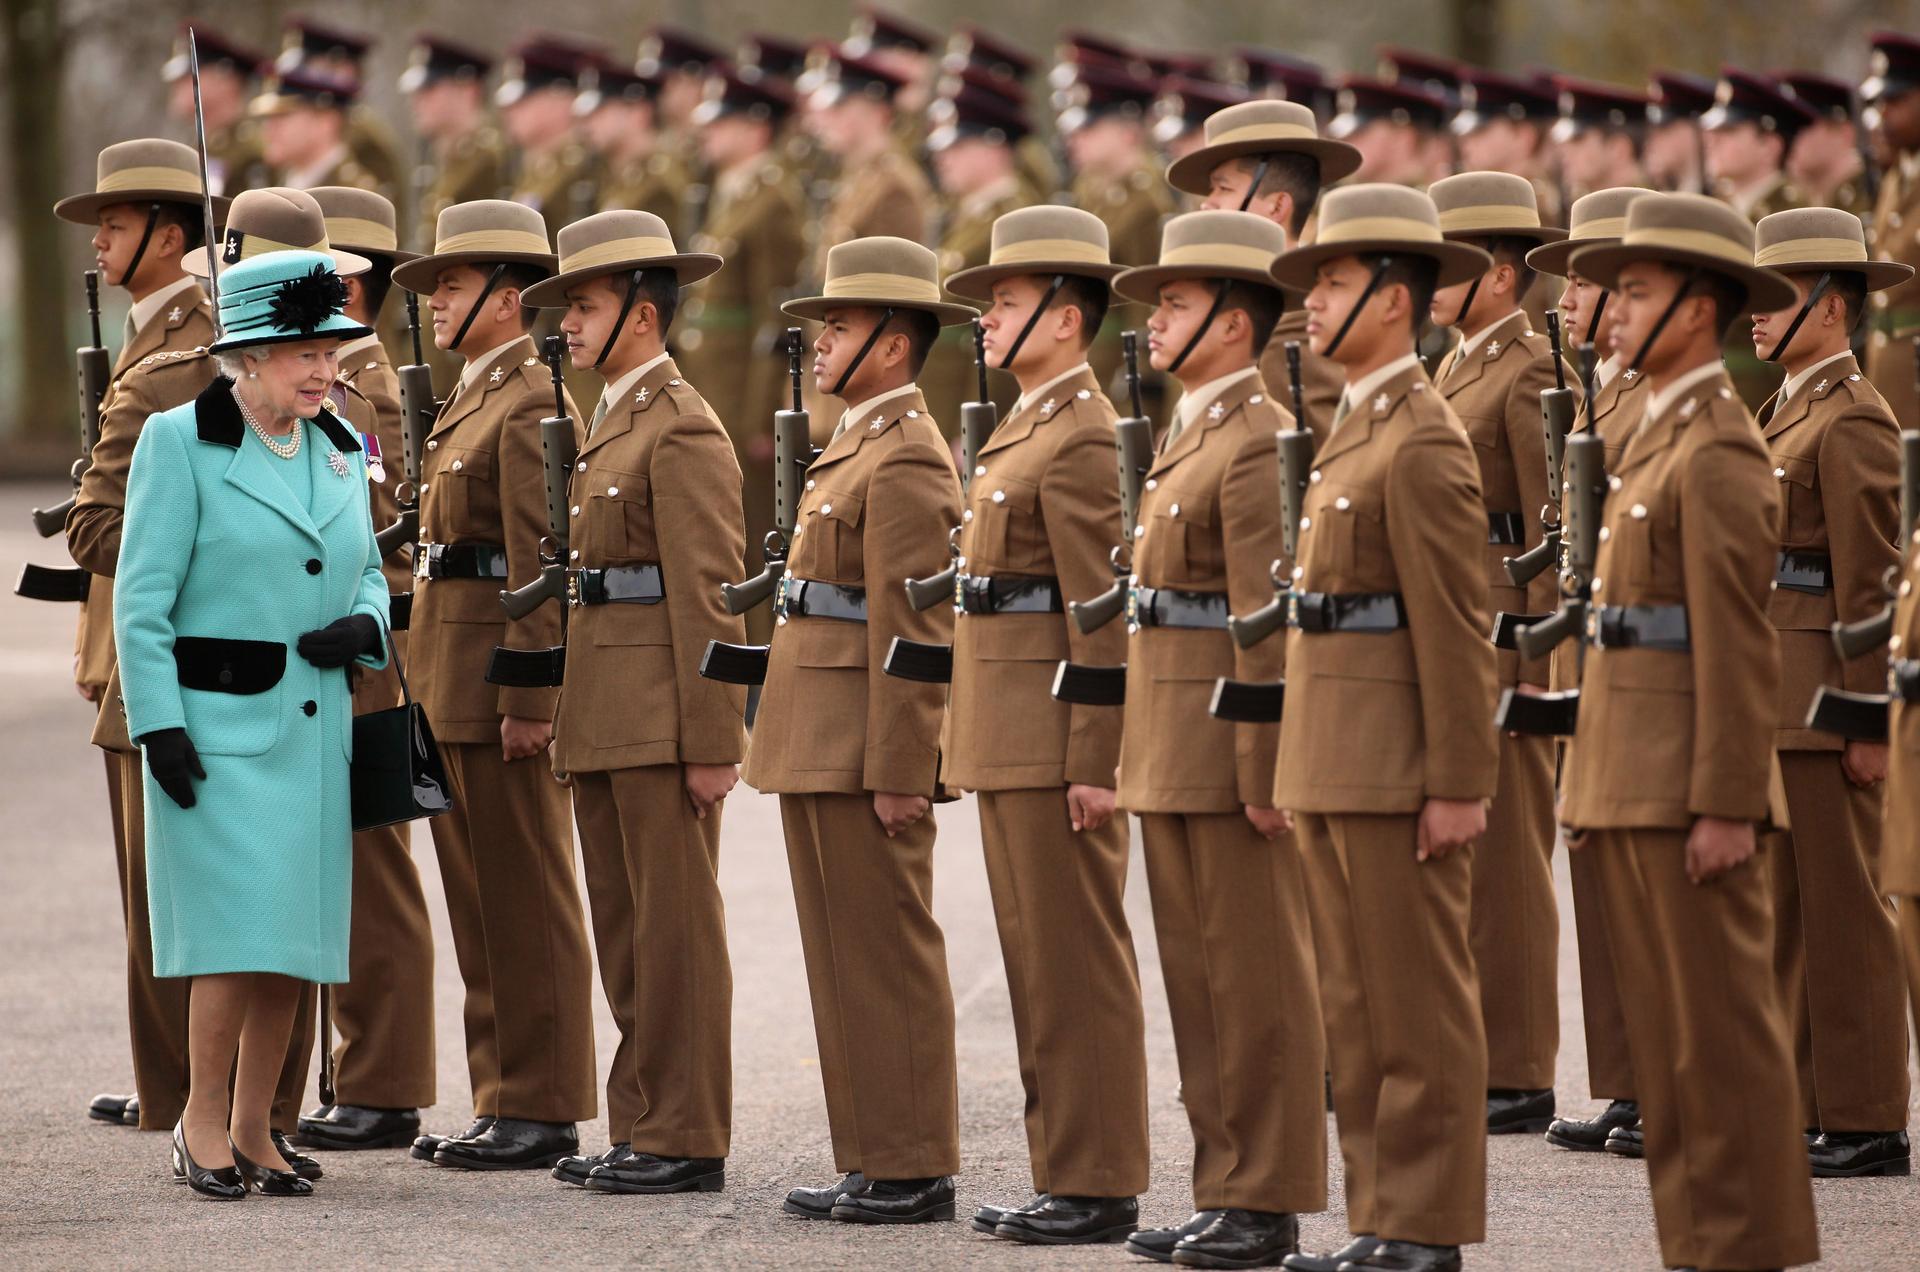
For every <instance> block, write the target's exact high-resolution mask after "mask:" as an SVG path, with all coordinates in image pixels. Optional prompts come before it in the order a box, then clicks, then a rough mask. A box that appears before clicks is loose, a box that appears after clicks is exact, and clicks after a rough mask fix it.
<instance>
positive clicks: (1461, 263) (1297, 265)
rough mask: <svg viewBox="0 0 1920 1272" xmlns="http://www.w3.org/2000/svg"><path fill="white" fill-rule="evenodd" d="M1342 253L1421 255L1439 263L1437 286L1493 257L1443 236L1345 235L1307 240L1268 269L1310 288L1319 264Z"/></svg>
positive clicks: (1477, 271) (1468, 275)
mask: <svg viewBox="0 0 1920 1272" xmlns="http://www.w3.org/2000/svg"><path fill="white" fill-rule="evenodd" d="M1342 256H1423V257H1425V258H1427V259H1428V260H1430V261H1434V262H1436V263H1438V264H1439V266H1440V273H1439V275H1438V276H1437V277H1436V278H1435V279H1434V286H1436V287H1452V286H1454V285H1455V284H1457V283H1464V282H1467V281H1469V280H1471V279H1475V278H1478V277H1480V275H1482V274H1484V273H1486V272H1487V271H1488V270H1490V269H1492V268H1493V257H1491V256H1489V255H1487V254H1486V253H1485V252H1483V251H1481V250H1480V249H1479V248H1477V247H1471V246H1469V245H1467V244H1465V243H1456V242H1454V241H1453V240H1451V239H1442V240H1441V241H1440V242H1438V243H1424V242H1413V241H1410V240H1408V239H1347V240H1343V241H1341V242H1338V243H1308V244H1307V245H1306V246H1304V247H1296V248H1294V249H1293V250H1292V251H1288V252H1282V253H1280V255H1278V256H1276V257H1274V258H1273V264H1272V265H1270V266H1269V267H1268V270H1267V272H1268V273H1269V274H1271V275H1272V276H1273V277H1274V278H1275V279H1277V280H1279V283H1280V285H1281V286H1282V287H1285V288H1288V289H1290V290H1292V291H1299V292H1306V291H1312V290H1313V283H1314V279H1315V278H1316V277H1317V276H1318V274H1319V272H1320V267H1321V266H1322V265H1324V264H1326V263H1327V262H1328V261H1337V260H1339V259H1340V258H1341V257H1342Z"/></svg>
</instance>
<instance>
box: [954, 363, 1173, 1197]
mask: <svg viewBox="0 0 1920 1272" xmlns="http://www.w3.org/2000/svg"><path fill="white" fill-rule="evenodd" d="M1114 418H1115V417H1114V411H1113V405H1112V403H1110V402H1108V401H1107V399H1106V397H1105V396H1104V395H1103V394H1101V393H1100V391H1099V388H1098V386H1097V385H1096V384H1095V382H1094V378H1093V372H1092V371H1090V370H1086V369H1082V370H1081V371H1080V372H1079V373H1078V374H1076V375H1073V376H1071V377H1069V378H1068V379H1066V380H1064V381H1062V382H1061V383H1059V384H1055V385H1052V386H1050V387H1049V388H1048V389H1047V390H1046V392H1045V393H1043V394H1041V395H1040V396H1039V397H1038V398H1037V399H1036V400H1034V401H1033V402H1030V403H1025V404H1023V405H1022V406H1021V407H1020V408H1019V409H1018V410H1016V411H1015V412H1014V413H1013V414H1012V415H1011V416H1009V417H1008V418H1007V419H1006V420H1004V421H1003V422H1002V423H1001V424H1000V426H999V428H997V429H996V430H994V434H993V437H992V440H991V441H989V442H988V444H987V445H986V446H985V447H984V448H983V449H982V450H981V453H980V456H979V464H978V466H977V467H976V469H975V471H974V474H973V479H972V484H971V485H970V486H969V487H968V490H967V502H968V506H967V510H966V512H965V513H963V514H962V523H963V527H962V530H961V536H960V552H961V555H962V556H964V557H965V558H966V561H967V569H968V571H969V572H970V573H971V574H972V575H973V576H974V577H976V578H982V577H984V578H997V579H1002V580H1006V581H1008V582H1013V581H1017V580H1019V579H1036V578H1037V579H1045V580H1052V581H1054V582H1056V583H1057V584H1058V586H1059V593H1060V597H1061V600H1062V602H1063V603H1065V602H1068V601H1075V600H1086V599H1089V598H1091V597H1093V596H1097V595H1098V594H1100V593H1101V592H1104V591H1105V590H1106V589H1107V588H1108V587H1109V586H1110V585H1111V584H1112V581H1113V572H1112V570H1111V569H1110V568H1109V566H1108V565H1107V552H1108V549H1109V548H1111V546H1112V545H1113V542H1114V536H1115V534H1116V532H1117V531H1118V529H1119V525H1120V492H1119V488H1118V487H1117V486H1116V485H1115V483H1114V481H1113V477H1112V474H1111V473H1110V472H1109V471H1108V463H1109V461H1111V459H1112V456H1113V421H1114ZM953 639H954V647H953V654H954V657H953V687H952V692H951V694H950V695H949V702H950V705H949V707H948V710H947V722H946V734H945V736H944V737H943V739H942V742H941V756H942V768H943V772H942V778H943V780H944V781H945V782H946V784H947V785H948V786H952V787H955V788H958V789H961V790H972V791H976V792H978V793H979V798H978V802H979V806H980V835H981V839H982V841H983V843H984V846H985V849H986V859H987V883H988V886H989V887H990V888H991V890H992V894H993V912H994V918H995V920H996V922H997V924H998V926H999V930H1000V954H1001V958H1002V960H1003V961H1004V963H1005V965H1006V969H1007V988H1008V992H1009V996H1010V997H1011V998H1012V1001H1013V1036H1014V1042H1015V1044H1016V1046H1017V1047H1018V1050H1019V1055H1020V1080H1021V1084H1022V1085H1023V1086H1024V1088H1025V1090H1026V1097H1027V1103H1026V1126H1027V1153H1028V1157H1029V1159H1030V1160H1031V1162H1032V1167H1033V1187H1034V1191H1035V1192H1043V1193H1044V1192H1054V1193H1060V1194H1062V1195H1064V1196H1069V1197H1086V1196H1091V1197H1131V1196H1134V1195H1136V1194H1138V1193H1142V1192H1145V1191H1146V1187H1147V1162H1148V1151H1149V1150H1148V1143H1147V1058H1146V1041H1145V1030H1146V1024H1145V1018H1144V1016H1143V1013H1142V1009H1141V1003H1140V971H1139V967H1138V965H1137V963H1136V962H1135V958H1134V951H1133V933H1132V931H1131V930H1130V928H1129V926H1128V924H1127V916H1126V909H1125V905H1124V902H1125V896H1126V885H1127V824H1126V816H1125V814H1116V815H1115V816H1114V818H1113V819H1112V820H1111V821H1109V822H1108V823H1107V824H1106V825H1104V826H1102V827H1100V828H1099V829H1098V830H1081V831H1075V830H1074V829H1073V826H1072V823H1071V821H1070V820H1069V818H1068V813H1067V800H1066V790H1065V788H1066V786H1067V785H1068V784H1070V783H1078V784H1082V785H1087V786H1099V787H1111V786H1112V785H1113V782H1114V775H1113V770H1114V764H1115V763H1116V761H1117V760H1118V758H1119V750H1120V713H1119V712H1117V711H1115V710H1113V709H1112V708H1106V707H1088V706H1069V705H1067V704H1066V703H1063V702H1059V701H1057V700H1055V699H1054V698H1053V697H1052V695H1051V694H1050V693H1049V688H1050V686H1051V683H1052V680H1053V674H1054V669H1055V668H1056V667H1057V666H1058V665H1059V662H1060V660H1061V659H1063V658H1071V659H1073V660H1074V661H1075V662H1081V663H1097V664H1106V665H1112V664H1114V663H1118V662H1120V661H1121V660H1122V659H1124V658H1125V657H1126V632H1125V630H1124V629H1123V628H1122V627H1121V626H1120V625H1119V624H1118V623H1109V624H1108V625H1107V626H1106V627H1104V628H1102V629H1101V630H1100V631H1098V632H1095V633H1093V634H1092V635H1082V634H1081V632H1080V630H1079V629H1078V628H1077V627H1075V626H1073V624H1072V623H1070V622H1069V621H1068V620H1067V615H1066V614H1065V613H1054V614H973V615H967V614H961V615H958V616H957V617H956V618H955V621H954V638H953Z"/></svg>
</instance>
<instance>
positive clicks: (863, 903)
mask: <svg viewBox="0 0 1920 1272" xmlns="http://www.w3.org/2000/svg"><path fill="white" fill-rule="evenodd" d="M822 290H823V294H822V295H819V296H815V297H810V298H806V299H801V300H794V301H789V302H788V303H787V304H786V305H785V306H784V307H783V308H784V310H785V312H786V313H788V314H790V315H792V316H793V317H795V318H802V319H806V320H808V321H811V322H819V323H821V324H822V331H821V334H820V336H819V338H818V339H817V340H816V341H815V343H814V364H813V370H814V381H815V386H816V388H817V389H818V390H819V391H820V392H822V393H823V394H825V395H826V396H828V397H833V398H838V399H840V400H841V401H843V402H845V403H847V405H848V409H847V410H846V412H845V413H844V414H843V415H842V416H841V417H840V421H839V424H838V426H837V427H836V428H835V429H834V430H833V437H832V440H831V441H830V442H829V443H828V445H827V447H826V450H825V452H824V453H823V454H821V456H820V457H819V458H818V459H817V460H815V461H814V463H813V466H812V467H811V468H810V469H808V470H807V486H806V489H805V491H804V492H803V493H802V495H801V498H800V504H799V510H798V528H797V529H795V531H794V532H793V549H792V555H791V557H790V559H789V562H788V566H787V571H786V575H785V577H784V579H783V580H782V581H781V584H780V589H779V591H778V592H777V593H776V594H775V601H774V604H775V607H776V609H778V611H779V614H780V619H779V623H778V625H777V626H776V628H775V630H774V633H773V642H772V645H771V647H770V650H769V663H768V667H767V673H766V688H765V693H764V696H763V697H762V698H761V701H760V712H759V716H758V718H757V719H756V721H755V724H754V730H753V743H752V746H751V747H750V748H749V750H748V754H747V766H746V770H745V772H744V774H743V776H744V777H745V779H746V781H747V782H748V784H749V785H751V786H753V787H755V788H756V789H759V790H762V791H766V792H768V793H770V794H778V795H779V796H780V820H781V823H782V825H783V827H784V828H785V831H786V840H787V862H788V865H789V866H790V867H791V870H792V875H793V892H794V903H795V905H796V906H797V907H798V910H799V917H800V944H801V949H802V951H803V952H804V954H805V956H806V965H807V985H808V988H809V991H810V992H811V995H812V999H813V1018H814V1033H815V1035H816V1037H817V1038H818V1040H819V1049H820V1077H821V1082H822V1084H823V1085H824V1087H825V1089H826V1100H827V1124H828V1129H829V1132H830V1133H831V1136H832V1140H833V1158H834V1168H835V1169H836V1170H838V1171H841V1172H842V1173H843V1177H842V1178H841V1179H840V1180H839V1182H837V1183H834V1184H829V1185H827V1186H826V1187H823V1188H795V1189H793V1190H792V1191H791V1192H789V1193H788V1194H787V1199H786V1203H785V1209H786V1210H787V1211H788V1213H790V1214H795V1215H799V1216H802V1217H804V1218H808V1219H829V1218H831V1219H836V1220H840V1221H841V1222H847V1223H924V1222H929V1221H935V1220H945V1219H952V1218H953V1213H954V1192H953V1174H954V1172H955V1171H956V1170H958V1169H959V1165H960V1148H959V1122H958V1109H957V1091H956V1086H955V1082H956V1080H955V1065H954V1035H953V991H952V988H951V987H950V986H949V984H948V981H947V956H946V943H945V938H944V937H943V936H942V934H941V931H940V925H939V923H938V922H936V921H935V920H934V917H933V910H932V904H931V902H932V896H931V890H932V885H933V844H934V829H935V828H934V822H933V818H932V816H931V815H930V813H931V807H930V803H929V801H930V800H931V799H932V797H933V796H934V795H935V794H936V793H937V792H938V789H939V783H938V767H939V749H940V730H941V719H942V716H943V714H944V711H943V708H944V706H945V697H946V694H945V689H944V687H943V686H941V685H937V684H923V683H917V682H914V681H909V680H904V679H898V678H895V677H891V676H888V675H886V674H884V672H883V671H882V667H883V666H884V664H885V661H886V657H887V652H888V650H889V648H890V647H891V646H892V644H893V641H894V639H895V638H896V637H899V638H905V639H907V640H911V641H918V642H923V643H945V642H947V641H948V639H949V638H950V637H951V635H952V632H953V615H952V612H951V611H946V612H944V613H943V612H942V611H941V609H940V608H938V607H936V608H934V609H929V610H925V611H915V610H913V609H912V608H911V607H910V606H909V604H908V602H907V595H906V589H905V588H904V587H902V586H901V584H902V582H903V581H904V580H906V579H908V578H924V577H926V576H927V575H930V574H935V573H937V572H938V571H939V570H940V569H941V568H942V567H943V566H944V565H945V564H946V562H947V552H946V540H947V533H948V531H949V530H950V529H951V528H952V527H953V526H955V525H957V524H958V523H959V521H960V487H959V483H958V482H957V481H956V480H955V477H954V471H953V463H952V460H951V458H950V457H949V455H948V451H947V445H946V442H945V440H944V439H943V438H942V437H941V436H940V430H939V428H938V426H936V425H935V423H934V421H933V419H932V418H931V417H930V416H929V414H928V411H927V403H926V399H925V398H923V397H922V396H921V395H920V390H919V389H918V388H917V387H916V386H915V385H914V382H913V377H914V375H915V374H917V373H918V371H919V369H920V367H921V366H922V365H924V363H925V361H926V356H927V353H928V352H929V351H930V350H931V349H932V347H933V341H934V335H935V333H936V331H937V330H938V328H939V326H940V325H941V324H944V323H952V322H965V321H967V320H968V319H970V318H972V317H974V311H973V310H972V309H969V308H967V307H966V306H964V305H952V304H946V303H944V302H942V301H941V299H940V295H941V293H940V280H939V275H938V273H937V269H936V265H935V261H934V256H933V252H932V251H931V250H930V249H928V248H925V247H922V246H920V245H919V244H917V243H909V242H907V241H906V240H905V239H897V238H867V239H855V240H854V241H852V242H850V243H843V244H841V245H840V246H839V247H836V248H834V249H833V250H832V251H831V252H830V253H828V257H827V277H826V285H825V287H824V288H823V289H822Z"/></svg>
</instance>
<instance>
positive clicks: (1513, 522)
mask: <svg viewBox="0 0 1920 1272" xmlns="http://www.w3.org/2000/svg"><path fill="white" fill-rule="evenodd" d="M1526 541H1527V522H1526V518H1524V517H1522V516H1521V515H1520V514H1519V513H1517V512H1490V513H1488V514H1487V542H1488V543H1500V544H1505V545H1507V546H1509V547H1517V546H1519V545H1520V544H1522V543H1525V542H1526Z"/></svg>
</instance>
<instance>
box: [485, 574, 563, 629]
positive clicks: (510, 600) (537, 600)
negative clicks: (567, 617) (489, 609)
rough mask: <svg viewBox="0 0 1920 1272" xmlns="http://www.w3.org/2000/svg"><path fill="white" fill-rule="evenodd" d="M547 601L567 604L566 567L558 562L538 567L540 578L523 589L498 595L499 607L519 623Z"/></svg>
mask: <svg viewBox="0 0 1920 1272" xmlns="http://www.w3.org/2000/svg"><path fill="white" fill-rule="evenodd" d="M548 601H558V602H560V604H562V605H565V604H566V603H567V567H566V566H565V565H562V564H561V563H560V562H558V561H553V562H550V563H548V564H546V565H543V566H541V567H540V577H539V578H537V579H535V580H534V581H533V582H531V583H529V584H527V585H526V586H524V587H517V588H515V589H513V590H512V591H511V592H509V591H504V590H503V591H502V592H501V593H500V607H501V608H502V609H504V610H506V611H507V617H508V618H510V619H512V620H513V621H515V622H519V621H520V620H521V619H523V618H525V617H526V616H527V615H529V614H531V613H533V612H534V611H535V610H537V609H539V608H540V607H541V606H542V605H545V604H546V603H547V602H548Z"/></svg>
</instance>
